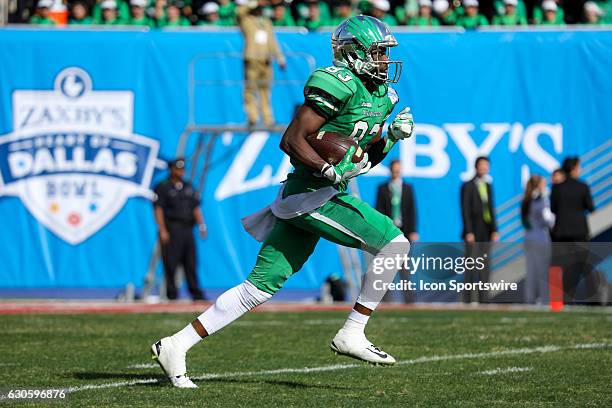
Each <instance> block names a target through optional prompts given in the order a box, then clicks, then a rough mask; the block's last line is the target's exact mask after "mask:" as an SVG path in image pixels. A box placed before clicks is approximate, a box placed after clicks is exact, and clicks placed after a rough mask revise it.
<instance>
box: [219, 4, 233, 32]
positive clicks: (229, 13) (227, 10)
mask: <svg viewBox="0 0 612 408" xmlns="http://www.w3.org/2000/svg"><path fill="white" fill-rule="evenodd" d="M219 20H221V25H223V26H235V25H236V3H234V1H233V0H219Z"/></svg>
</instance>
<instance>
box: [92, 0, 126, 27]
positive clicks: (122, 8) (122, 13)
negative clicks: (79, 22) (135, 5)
mask: <svg viewBox="0 0 612 408" xmlns="http://www.w3.org/2000/svg"><path fill="white" fill-rule="evenodd" d="M107 1H108V0H98V1H97V3H96V4H95V6H94V7H93V11H92V13H91V15H92V16H93V20H94V24H102V25H119V24H125V21H128V20H129V18H130V6H129V5H128V3H127V0H113V3H114V6H113V9H114V10H115V11H114V14H115V18H114V19H112V20H111V19H108V18H107V19H106V20H104V19H103V17H102V14H103V13H102V4H104V3H106V6H107V9H109V7H110V5H111V4H113V3H107ZM107 14H109V15H110V14H111V12H107ZM104 21H113V22H112V23H105V22H104Z"/></svg>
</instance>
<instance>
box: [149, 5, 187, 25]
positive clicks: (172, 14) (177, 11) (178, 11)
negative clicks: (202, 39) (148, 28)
mask: <svg viewBox="0 0 612 408" xmlns="http://www.w3.org/2000/svg"><path fill="white" fill-rule="evenodd" d="M183 5H184V4H183V3H182V2H181V1H171V2H170V3H169V4H168V6H167V7H166V13H165V15H164V17H163V18H161V19H158V20H157V26H158V27H160V28H163V27H189V26H191V23H190V22H189V20H187V19H186V18H185V17H183V14H182V8H183Z"/></svg>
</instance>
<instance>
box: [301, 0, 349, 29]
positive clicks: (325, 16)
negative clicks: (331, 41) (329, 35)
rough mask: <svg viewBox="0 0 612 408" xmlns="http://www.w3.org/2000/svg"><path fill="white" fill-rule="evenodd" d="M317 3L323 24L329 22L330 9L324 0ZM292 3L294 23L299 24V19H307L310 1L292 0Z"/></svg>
mask: <svg viewBox="0 0 612 408" xmlns="http://www.w3.org/2000/svg"><path fill="white" fill-rule="evenodd" d="M352 1H354V0H352ZM318 3H319V15H320V19H321V20H322V21H324V22H325V24H329V21H330V20H331V17H332V15H331V9H330V7H329V5H328V3H326V2H325V1H319V2H318ZM292 4H294V7H295V17H296V23H297V24H298V25H301V24H300V21H303V20H306V19H308V16H309V14H310V12H309V10H308V9H309V7H310V1H309V0H298V1H295V2H293V3H292Z"/></svg>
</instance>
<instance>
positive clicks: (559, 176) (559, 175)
mask: <svg viewBox="0 0 612 408" xmlns="http://www.w3.org/2000/svg"><path fill="white" fill-rule="evenodd" d="M550 180H551V183H552V184H553V185H555V184H561V183H563V182H564V181H565V173H564V172H563V169H555V170H554V171H553V172H552V174H551V176H550Z"/></svg>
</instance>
